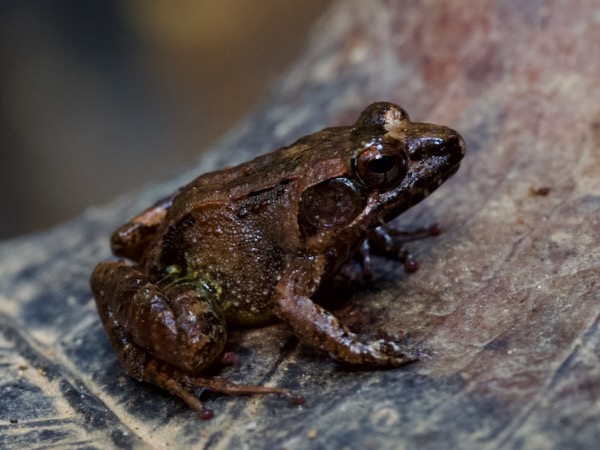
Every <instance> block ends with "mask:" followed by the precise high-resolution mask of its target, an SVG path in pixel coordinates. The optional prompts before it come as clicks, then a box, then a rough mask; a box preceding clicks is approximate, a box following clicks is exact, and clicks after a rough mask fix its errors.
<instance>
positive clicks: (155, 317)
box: [91, 262, 227, 372]
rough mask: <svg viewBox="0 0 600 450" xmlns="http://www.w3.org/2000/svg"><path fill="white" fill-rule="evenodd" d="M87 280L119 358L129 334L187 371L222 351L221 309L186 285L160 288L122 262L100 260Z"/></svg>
mask: <svg viewBox="0 0 600 450" xmlns="http://www.w3.org/2000/svg"><path fill="white" fill-rule="evenodd" d="M91 286H92V291H93V292H94V295H95V297H96V305H97V306H98V311H99V313H100V317H101V319H102V322H103V324H104V327H105V328H106V330H107V333H108V335H109V336H110V339H111V342H112V344H113V346H114V347H115V348H116V349H117V351H118V352H119V354H120V355H121V359H124V360H127V359H128V355H124V354H123V353H124V352H126V351H128V350H129V347H130V346H129V345H127V341H129V340H131V341H133V343H134V344H136V345H137V346H139V347H140V348H141V349H143V350H145V351H147V352H148V353H150V354H152V355H153V356H155V357H157V358H159V359H161V360H163V361H165V362H167V363H170V364H172V365H174V366H176V367H179V368H181V369H184V370H187V371H190V372H195V371H199V370H202V369H203V368H205V367H207V366H208V365H210V363H211V362H213V361H214V359H215V358H216V357H217V356H218V355H220V354H221V353H222V351H223V348H224V346H225V341H226V338H227V328H226V324H225V317H224V315H223V313H222V312H221V311H220V309H219V308H218V307H217V306H216V305H214V304H213V302H212V301H211V300H210V299H206V298H202V297H200V296H199V294H198V293H197V292H196V291H195V290H193V289H191V288H189V287H188V286H183V285H172V286H170V287H168V288H166V289H165V290H161V289H160V288H159V287H158V286H156V285H154V284H152V283H151V282H150V281H149V280H148V278H147V277H146V276H145V275H143V274H142V273H141V272H140V271H139V270H137V269H136V268H134V267H130V266H128V265H126V264H125V263H122V262H119V263H110V262H108V263H107V262H105V263H101V264H99V265H98V266H97V267H96V269H95V270H94V273H93V274H92V278H91ZM129 359H131V356H129Z"/></svg>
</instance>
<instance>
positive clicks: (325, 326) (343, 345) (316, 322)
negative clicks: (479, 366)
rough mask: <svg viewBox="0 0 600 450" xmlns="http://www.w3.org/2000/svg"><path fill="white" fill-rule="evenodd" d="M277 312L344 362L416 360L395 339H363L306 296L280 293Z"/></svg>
mask: <svg viewBox="0 0 600 450" xmlns="http://www.w3.org/2000/svg"><path fill="white" fill-rule="evenodd" d="M275 312H276V314H277V315H278V316H279V317H280V318H281V319H282V320H283V321H285V322H286V323H287V324H288V325H290V326H291V327H292V329H293V330H294V332H295V333H296V334H297V335H298V336H300V337H301V339H302V341H303V342H305V343H307V344H310V345H312V346H314V347H317V348H320V349H322V350H325V351H326V352H328V353H329V354H330V355H331V357H332V358H334V359H335V360H337V361H338V362H341V363H344V364H350V365H354V366H371V367H399V366H402V365H405V364H408V363H411V362H414V361H417V360H418V355H417V354H416V353H412V352H406V351H404V350H403V349H402V348H401V347H400V346H399V345H398V344H397V343H396V342H393V341H389V340H384V339H379V340H376V341H373V342H364V341H361V340H360V338H359V337H358V336H357V335H356V334H354V333H352V332H351V331H350V330H348V329H347V328H346V327H344V326H343V325H341V324H340V323H339V321H338V320H337V319H336V317H335V316H334V315H333V314H331V313H330V312H328V311H326V310H325V309H323V308H322V307H321V306H319V305H316V304H315V303H314V302H313V301H312V300H311V299H310V298H308V297H305V296H282V297H280V298H279V300H278V304H277V307H276V309H275Z"/></svg>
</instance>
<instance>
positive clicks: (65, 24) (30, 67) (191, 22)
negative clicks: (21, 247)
mask: <svg viewBox="0 0 600 450" xmlns="http://www.w3.org/2000/svg"><path fill="white" fill-rule="evenodd" d="M330 3H331V0H328V1H324V0H304V1H302V2H298V1H293V0H254V1H253V2H247V1H244V0H220V1H219V2H215V1H208V0H170V1H168V0H121V1H117V0H85V1H82V0H63V1H56V0H48V1H36V0H2V1H1V2H0V239H7V238H9V237H11V236H15V235H19V234H22V233H27V232H31V231H35V230H40V229H44V228H47V227H49V226H51V225H54V224H56V223H59V222H61V221H63V220H66V219H69V218H72V217H75V216H77V215H78V214H79V213H80V212H81V211H82V210H83V209H85V208H86V207H87V206H90V205H97V204H102V203H105V202H107V201H109V200H111V199H112V198H114V197H116V196H117V195H119V194H121V193H125V192H127V191H129V190H131V189H135V188H138V187H140V186H142V185H144V184H146V183H150V182H151V181H153V180H156V179H165V178H168V177H169V176H170V175H173V174H175V173H177V172H178V171H180V170H181V169H182V168H183V167H184V166H185V165H186V164H190V163H193V162H195V161H196V160H197V159H198V157H199V155H200V152H201V151H202V150H204V149H206V148H207V147H208V146H209V145H210V144H211V142H213V141H214V140H215V139H217V138H218V137H219V136H220V135H221V134H223V133H224V132H225V131H226V130H227V129H228V128H230V127H231V126H232V125H234V124H235V123H236V122H237V121H238V120H240V119H241V118H242V117H243V116H244V115H245V114H246V113H247V112H248V111H249V110H250V109H251V108H252V107H253V106H254V105H255V104H256V103H257V102H258V101H260V100H261V98H262V97H263V96H264V95H265V93H266V92H267V91H268V89H269V86H270V85H271V84H272V83H273V81H274V80H275V79H276V78H277V76H278V75H279V74H281V73H282V72H283V70H284V69H285V68H286V66H288V65H289V64H290V63H291V62H292V61H293V60H294V59H295V57H296V56H297V55H298V54H299V53H300V52H301V51H302V49H303V47H304V43H305V40H306V37H307V35H308V32H309V31H310V29H311V25H312V24H313V22H314V21H315V19H316V18H318V17H319V16H320V15H321V13H322V12H323V11H324V10H325V9H326V8H327V7H328V5H329V4H330Z"/></svg>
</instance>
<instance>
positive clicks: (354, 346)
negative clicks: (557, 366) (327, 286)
mask: <svg viewBox="0 0 600 450" xmlns="http://www.w3.org/2000/svg"><path fill="white" fill-rule="evenodd" d="M464 153H465V144H464V142H463V140H462V138H461V137H460V135H459V134H458V133H457V132H455V131H453V130H451V129H449V128H446V127H443V126H438V125H432V124H427V123H416V122H411V121H410V119H409V117H408V115H407V114H406V112H405V111H404V110H403V109H402V108H400V107H399V106H397V105H394V104H391V103H384V102H380V103H373V104H372V105H370V106H369V107H367V108H366V109H365V110H364V111H363V112H362V114H361V115H360V117H359V118H358V121H357V122H356V123H355V124H354V125H352V126H346V127H335V128H326V129H324V130H322V131H319V132H317V133H314V134H312V135H310V136H306V137H303V138H301V139H300V140H298V141H297V142H295V143H294V144H292V145H290V146H289V147H285V148H282V149H279V150H277V151H275V152H273V153H269V154H266V155H263V156H260V157H258V158H256V159H254V160H252V161H250V162H247V163H244V164H241V165H239V166H236V167H232V168H228V169H225V170H221V171H217V172H212V173H208V174H205V175H201V176H200V177H198V178H196V179H195V180H194V181H192V182H191V183H190V184H188V185H187V186H185V187H183V188H181V189H180V190H179V191H178V192H176V193H175V194H174V195H172V196H171V197H169V198H167V199H165V200H163V201H161V202H159V203H157V204H156V205H155V206H153V207H151V208H149V209H147V210H146V211H144V212H142V213H141V214H140V215H138V216H136V217H134V218H133V219H132V220H131V221H130V222H128V223H127V224H126V225H124V226H122V227H120V228H119V229H117V230H116V231H115V233H114V234H113V236H112V240H111V243H112V249H113V252H114V254H115V255H117V256H120V257H124V258H127V259H130V260H132V261H134V263H135V264H134V265H128V264H126V263H125V262H123V261H120V262H103V263H100V264H99V265H98V266H97V267H96V269H95V270H94V273H93V274H92V277H91V286H92V290H93V292H94V295H95V297H96V304H97V306H98V311H99V313H100V317H101V319H102V323H103V324H104V328H105V329H106V332H107V334H108V336H109V338H110V340H111V343H112V345H113V347H114V348H115V349H116V351H117V354H118V356H119V359H120V360H121V363H122V364H123V365H124V366H125V368H126V369H127V370H128V371H129V373H130V374H131V375H132V376H133V377H134V378H136V379H138V380H144V381H148V382H150V383H154V384H156V385H158V386H160V387H162V388H165V389H167V390H169V391H170V392H172V393H174V394H176V395H178V396H180V397H181V398H182V399H183V400H185V401H186V402H187V403H188V404H189V406H190V407H192V408H193V409H194V410H195V411H196V412H197V413H198V415H199V416H200V417H201V418H203V419H208V418H210V417H212V411H211V410H209V409H205V408H204V407H203V406H202V404H201V402H200V401H199V400H198V398H197V397H196V396H195V395H194V394H193V392H194V389H195V388H200V387H201V388H207V389H210V390H212V391H215V392H219V393H224V394H229V395H242V394H266V393H275V394H278V395H282V396H286V397H288V398H289V399H291V400H292V401H293V402H295V403H302V402H303V401H304V400H303V398H302V397H300V396H298V395H296V394H293V393H292V392H290V391H288V390H286V389H282V388H277V387H274V388H271V387H261V386H242V385H237V384H233V383H230V382H227V381H225V380H221V379H216V378H208V377H206V378H202V377H200V376H199V375H200V374H201V373H202V371H203V370H204V369H206V368H207V367H208V366H209V365H211V364H212V363H213V362H216V361H218V360H219V358H220V357H221V356H222V355H223V351H224V347H225V343H226V340H227V324H231V325H242V326H260V325H262V324H265V323H268V322H270V321H271V320H273V319H274V318H277V319H279V320H281V321H283V322H285V323H286V324H287V325H288V326H289V327H290V328H291V329H292V331H293V332H294V333H295V334H296V335H297V336H298V338H299V340H300V341H301V342H303V343H306V344H309V345H312V346H314V347H317V348H319V349H322V350H324V351H326V352H328V353H329V355H331V357H332V358H334V359H336V360H337V361H340V362H342V363H346V364H352V365H361V366H367V367H369V366H370V367H396V366H401V365H403V364H406V363H409V362H411V361H414V360H415V359H416V355H415V354H414V353H411V352H407V351H404V350H403V349H401V348H400V346H399V345H398V344H397V343H396V342H393V341H391V340H384V339H375V340H372V341H370V342H368V341H363V340H361V339H359V337H358V336H357V335H356V334H354V333H352V332H350V331H349V330H348V329H347V328H346V327H344V326H343V325H341V324H340V323H339V322H338V320H337V319H336V317H335V316H333V315H332V314H331V313H330V312H328V311H326V310H325V309H323V308H322V307H320V306H319V305H317V304H315V303H314V302H313V301H312V300H311V296H313V294H315V292H316V291H317V289H318V288H319V287H320V286H321V285H322V283H323V282H325V281H327V280H330V279H331V278H332V277H333V276H334V275H335V274H337V273H338V272H339V271H340V269H341V268H342V266H343V265H344V264H345V263H347V262H348V261H349V260H350V259H352V256H353V254H355V253H356V252H357V250H359V249H360V250H361V251H363V252H364V251H365V250H366V247H367V244H368V243H369V242H373V243H379V244H381V243H383V246H382V245H379V247H380V248H383V251H384V252H385V253H387V254H388V256H390V257H396V259H399V258H400V256H399V255H400V253H398V246H397V245H395V243H394V239H393V236H390V235H389V234H387V233H386V232H385V231H383V229H382V228H381V227H380V226H381V225H383V224H384V223H385V222H387V221H389V220H391V219H393V218H394V217H396V216H398V215H399V214H401V213H402V212H404V211H405V210H406V209H408V208H410V207H411V206H413V205H414V204H416V203H418V202H420V201H421V200H423V199H424V198H425V197H426V196H427V195H429V194H430V193H431V192H432V191H434V190H435V189H436V188H437V187H438V186H439V185H440V184H442V183H443V182H444V181H445V180H446V179H447V178H448V177H450V176H451V175H453V174H454V173H455V172H456V170H457V169H458V167H459V163H460V161H461V159H462V157H463V156H464ZM378 227H380V228H378Z"/></svg>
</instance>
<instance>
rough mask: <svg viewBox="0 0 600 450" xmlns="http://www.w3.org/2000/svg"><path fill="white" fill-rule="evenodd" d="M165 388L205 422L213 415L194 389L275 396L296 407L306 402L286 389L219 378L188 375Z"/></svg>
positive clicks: (170, 381) (230, 393)
mask: <svg viewBox="0 0 600 450" xmlns="http://www.w3.org/2000/svg"><path fill="white" fill-rule="evenodd" d="M165 387H167V389H169V390H170V391H171V392H173V393H174V394H176V395H178V396H179V397H181V398H182V399H183V400H184V401H185V402H186V403H187V404H188V405H189V406H190V407H191V408H192V409H193V410H194V411H196V413H197V414H198V416H199V417H200V418H201V419H204V420H207V419H211V418H212V416H213V413H212V411H211V410H210V409H206V408H205V407H204V406H203V405H202V403H201V402H200V400H198V398H197V397H196V396H195V395H193V394H192V390H193V389H208V390H209V391H211V392H214V393H217V394H223V395H229V396H232V397H237V396H241V395H268V394H275V395H278V396H280V397H284V398H286V399H288V400H289V401H290V402H291V403H292V404H294V405H303V404H304V402H305V399H304V397H303V396H301V395H298V394H296V393H294V392H292V391H290V390H288V389H285V388H280V387H267V386H255V385H248V384H236V383H232V382H230V381H227V380H223V379H219V378H201V377H191V376H187V375H186V376H183V377H182V382H181V383H178V382H177V381H175V380H173V379H171V380H168V382H167V383H165Z"/></svg>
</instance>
